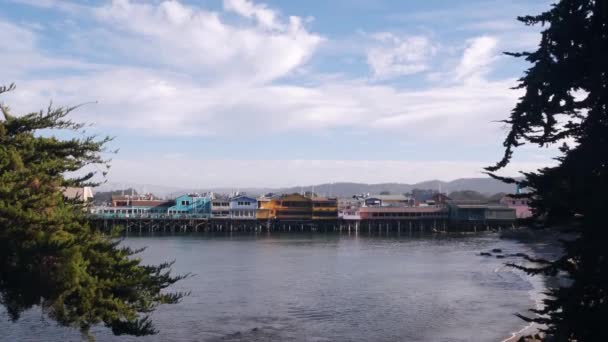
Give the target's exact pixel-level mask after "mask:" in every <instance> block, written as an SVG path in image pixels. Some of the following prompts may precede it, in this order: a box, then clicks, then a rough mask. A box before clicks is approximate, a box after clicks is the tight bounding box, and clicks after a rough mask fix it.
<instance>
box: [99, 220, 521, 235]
mask: <svg viewBox="0 0 608 342" xmlns="http://www.w3.org/2000/svg"><path fill="white" fill-rule="evenodd" d="M91 224H92V226H93V228H94V229H97V230H100V231H103V232H110V231H112V230H114V229H121V230H122V231H123V232H124V233H126V234H129V233H178V232H181V233H196V232H245V233H251V232H285V233H289V232H357V233H362V234H368V235H376V234H382V235H385V234H389V233H398V234H400V233H412V232H436V233H445V232H454V231H458V232H462V231H482V230H500V229H508V228H512V227H513V224H512V223H509V222H495V223H488V222H479V223H476V224H471V223H469V224H466V225H464V224H462V223H456V222H451V221H450V220H449V219H448V218H447V217H446V218H441V219H437V218H431V219H428V218H417V219H404V220H394V219H391V220H375V219H371V220H344V219H330V220H327V219H326V220H306V221H280V220H276V219H275V220H232V219H224V218H217V219H214V218H180V217H154V218H149V217H112V218H108V217H95V216H91Z"/></svg>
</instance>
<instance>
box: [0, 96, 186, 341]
mask: <svg viewBox="0 0 608 342" xmlns="http://www.w3.org/2000/svg"><path fill="white" fill-rule="evenodd" d="M13 88H14V86H13V85H11V86H8V87H6V86H5V87H0V94H2V93H5V92H7V91H10V90H12V89H13ZM74 109H75V107H68V108H64V107H59V108H53V107H50V106H49V108H48V109H47V110H44V111H40V112H37V113H31V114H26V115H22V116H15V115H12V114H11V113H10V109H9V108H8V107H7V106H4V105H1V104H0V110H1V111H2V114H3V116H2V117H0V304H2V305H3V306H4V307H5V308H6V310H7V312H8V314H9V315H10V318H11V319H12V320H14V321H16V320H17V319H18V318H19V316H20V314H21V313H22V312H23V311H25V310H27V309H29V308H31V307H33V306H40V307H41V308H42V310H43V312H44V313H45V314H46V315H47V316H48V317H50V318H51V319H53V320H55V321H57V322H58V323H59V324H61V325H64V326H69V327H74V328H77V329H80V330H81V331H82V332H83V333H84V334H88V331H89V329H90V328H91V327H92V326H93V325H98V324H103V325H105V326H107V327H109V328H111V329H112V332H113V333H114V334H117V335H119V334H129V335H137V336H140V335H148V334H153V333H155V329H154V326H153V324H152V322H151V321H150V319H149V318H148V314H149V313H150V312H152V311H153V310H154V309H155V308H156V307H157V306H158V305H160V304H172V303H177V302H178V301H179V300H180V299H181V298H182V296H183V295H184V294H183V293H170V292H166V291H165V289H166V288H167V287H169V286H170V285H172V284H174V283H175V282H177V281H179V280H180V279H182V278H183V277H184V276H172V275H171V274H170V266H171V264H170V263H164V264H161V265H158V266H147V265H143V264H142V263H141V260H140V259H137V258H135V257H134V255H135V254H137V253H138V252H140V251H141V250H133V249H131V248H128V247H124V246H122V245H120V241H118V240H116V239H112V238H110V237H108V236H104V235H102V234H101V233H98V232H96V231H94V230H92V229H91V228H90V226H89V224H88V222H87V217H86V215H85V211H84V210H83V209H84V205H85V204H84V203H83V202H82V201H80V200H68V199H66V198H64V196H63V194H62V191H61V189H62V187H65V186H78V187H82V186H91V185H95V184H94V183H93V180H94V179H95V178H94V177H95V172H86V173H83V172H82V170H83V168H85V167H87V166H89V165H97V166H98V167H102V169H103V167H108V162H109V160H107V159H104V158H103V157H102V156H103V154H104V152H108V151H106V145H107V143H108V142H109V141H110V138H97V137H95V136H87V137H84V138H79V137H76V138H71V139H60V138H57V137H55V136H52V135H51V133H52V132H57V131H65V130H69V131H77V132H81V131H82V129H83V125H82V124H79V123H75V122H73V121H72V120H70V119H69V118H68V114H69V113H70V112H71V111H72V110H74ZM43 130H44V134H40V132H41V131H43ZM76 136H78V134H77V135H76ZM106 170H107V169H106ZM77 171H81V172H80V175H79V176H77V177H75V178H67V177H66V176H65V174H66V172H76V173H75V174H79V173H78V172H77ZM103 173H104V176H105V172H103Z"/></svg>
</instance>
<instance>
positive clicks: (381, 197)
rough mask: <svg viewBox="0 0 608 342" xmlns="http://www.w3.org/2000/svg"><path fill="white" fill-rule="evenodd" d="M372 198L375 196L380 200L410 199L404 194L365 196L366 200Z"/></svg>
mask: <svg viewBox="0 0 608 342" xmlns="http://www.w3.org/2000/svg"><path fill="white" fill-rule="evenodd" d="M373 198H377V199H379V200H381V201H409V200H411V197H408V196H405V195H372V196H370V197H368V198H366V200H368V199H373Z"/></svg>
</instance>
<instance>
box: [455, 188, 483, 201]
mask: <svg viewBox="0 0 608 342" xmlns="http://www.w3.org/2000/svg"><path fill="white" fill-rule="evenodd" d="M448 197H449V198H451V199H453V200H455V201H480V202H485V201H487V200H488V198H487V197H486V196H484V195H483V194H480V193H479V192H477V191H473V190H462V191H453V192H450V194H449V195H448Z"/></svg>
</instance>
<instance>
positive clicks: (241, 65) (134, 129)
mask: <svg viewBox="0 0 608 342" xmlns="http://www.w3.org/2000/svg"><path fill="white" fill-rule="evenodd" d="M549 4H550V3H549V2H547V1H388V0H334V1H285V0H272V1H250V0H223V1H222V0H201V1H194V0H191V1H185V0H184V1H145V2H144V1H135V0H115V1H58V0H0V8H1V9H0V42H2V43H1V44H0V75H1V76H2V77H1V79H0V82H1V83H10V82H15V83H16V84H17V90H16V91H14V92H13V93H11V94H8V95H6V96H3V98H2V99H0V100H2V101H4V102H5V103H6V104H8V105H10V106H11V107H12V109H13V111H14V112H16V113H24V112H28V111H33V110H37V109H39V108H42V107H45V106H46V105H47V104H48V103H49V101H51V100H52V101H53V102H54V103H55V104H58V105H74V104H80V103H86V102H95V103H94V104H89V105H86V106H84V107H82V108H81V109H79V110H78V111H77V112H75V113H74V117H75V118H76V119H77V120H81V121H85V122H89V123H93V124H94V126H93V127H92V128H91V130H90V132H93V133H100V134H109V135H112V136H115V137H116V139H115V141H113V142H112V147H115V148H120V152H119V154H118V155H116V156H113V159H114V161H113V164H112V170H111V172H110V174H109V178H108V181H109V182H112V183H119V184H133V185H137V184H164V185H169V186H179V187H187V186H197V187H212V186H256V185H257V186H286V185H296V184H310V183H318V182H336V181H360V182H369V183H378V182H417V181H422V180H428V179H443V180H450V179H454V178H459V177H474V176H480V175H481V173H480V172H481V169H482V167H483V166H486V165H489V164H491V163H493V162H494V161H496V160H497V159H498V158H499V157H500V155H501V152H502V150H501V145H500V144H501V141H502V139H503V137H504V134H505V127H504V126H503V125H502V124H499V123H497V122H496V121H497V120H501V119H504V118H506V117H507V116H508V114H509V111H510V109H511V108H512V107H513V105H514V104H515V103H516V100H517V97H518V96H519V95H520V93H519V92H518V91H513V90H510V89H509V88H510V87H512V86H513V85H515V81H516V79H517V77H519V76H520V75H521V74H522V73H523V70H524V69H525V68H526V64H525V63H524V62H523V61H521V60H516V59H513V58H511V57H507V56H504V55H502V53H501V52H502V51H521V50H530V49H533V48H534V47H535V45H536V44H537V42H538V39H539V28H531V27H526V26H524V25H523V24H520V23H519V22H517V21H516V20H515V18H516V17H517V16H518V15H525V14H534V13H539V12H540V11H542V10H543V9H546V8H548V6H549ZM554 154H555V149H554V148H549V149H536V148H532V147H523V148H521V149H520V151H518V152H517V155H516V159H515V161H514V163H513V164H512V165H511V166H509V167H508V169H507V170H505V173H506V174H515V173H516V172H517V171H518V170H532V169H535V168H538V167H541V166H543V165H547V163H550V162H551V159H550V158H551V156H553V155H554Z"/></svg>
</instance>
